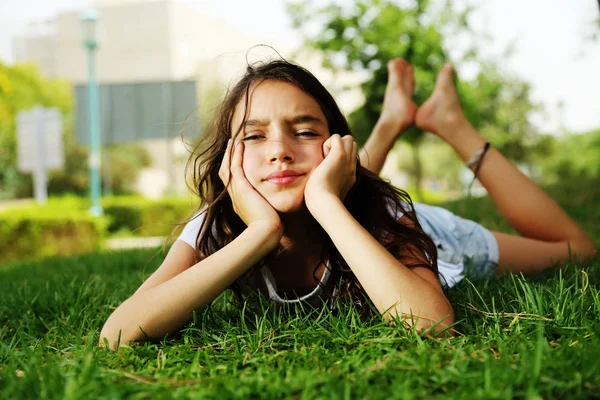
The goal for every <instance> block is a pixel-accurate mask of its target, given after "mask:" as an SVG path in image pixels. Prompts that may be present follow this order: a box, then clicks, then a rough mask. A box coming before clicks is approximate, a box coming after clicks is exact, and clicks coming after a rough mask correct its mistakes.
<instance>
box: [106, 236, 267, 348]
mask: <svg viewBox="0 0 600 400" xmlns="http://www.w3.org/2000/svg"><path fill="white" fill-rule="evenodd" d="M276 236H277V235H276V234H275V232H272V229H270V228H267V227H264V228H263V227H249V228H247V229H246V230H245V231H244V232H242V234H241V235H240V236H238V237H237V238H236V239H235V240H233V241H232V242H231V243H230V244H229V245H227V246H225V247H224V248H222V249H221V250H219V251H217V252H216V253H214V254H212V255H210V256H209V257H207V258H205V259H203V260H202V261H200V262H199V263H197V264H195V265H193V266H192V267H190V268H189V269H187V270H185V271H184V272H182V273H180V274H179V275H177V276H175V277H173V278H171V279H170V280H168V281H166V282H163V283H162V284H160V285H158V286H155V287H153V288H150V289H147V290H144V291H141V292H138V293H136V294H134V295H133V296H131V297H130V298H129V299H127V300H126V301H125V302H123V303H122V304H121V305H120V306H119V307H118V308H117V309H116V310H115V311H114V312H113V314H112V315H111V316H110V317H109V319H108V320H107V321H106V324H105V325H104V328H103V329H102V333H101V334H100V342H101V343H102V341H103V337H106V338H107V339H108V340H109V343H110V347H111V348H113V349H114V348H116V346H117V338H118V337H119V334H120V343H127V342H128V341H130V340H139V339H143V338H144V334H143V332H142V330H141V329H143V330H144V332H146V334H147V335H148V336H149V337H151V338H162V337H164V336H165V335H166V334H168V333H173V332H176V331H177V330H178V329H180V328H181V326H183V324H184V323H185V322H186V321H188V320H189V319H190V318H191V316H192V312H193V311H194V310H196V309H197V308H199V307H201V306H203V305H205V304H209V303H210V302H211V301H212V300H214V299H215V298H216V297H217V296H218V295H219V294H220V293H221V292H223V291H224V290H225V289H226V288H227V287H228V286H229V285H231V283H233V282H234V281H235V280H236V279H238V278H239V277H240V276H241V275H243V274H244V273H245V272H246V271H247V270H248V269H249V268H250V267H251V266H252V265H254V264H256V263H257V262H258V261H259V260H261V259H262V258H263V257H265V256H266V255H267V254H268V253H269V252H270V251H272V249H273V248H275V246H276V245H277V242H278V241H277V242H276V241H275V240H274V239H273V238H274V237H276ZM140 328H141V329H140Z"/></svg>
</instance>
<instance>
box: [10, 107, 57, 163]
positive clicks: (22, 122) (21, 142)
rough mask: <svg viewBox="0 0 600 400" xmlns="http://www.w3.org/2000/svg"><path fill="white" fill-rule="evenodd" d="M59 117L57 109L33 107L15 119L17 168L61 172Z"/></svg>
mask: <svg viewBox="0 0 600 400" xmlns="http://www.w3.org/2000/svg"><path fill="white" fill-rule="evenodd" d="M62 132H63V127H62V115H61V114H60V111H59V110H58V109H57V108H42V107H35V108H33V109H31V110H28V111H21V112H20V113H19V114H18V115H17V155H18V164H17V166H18V168H19V170H20V171H22V172H33V171H35V170H36V168H38V166H40V167H43V168H45V169H47V170H48V169H54V168H62V167H63V165H64V151H63V141H62Z"/></svg>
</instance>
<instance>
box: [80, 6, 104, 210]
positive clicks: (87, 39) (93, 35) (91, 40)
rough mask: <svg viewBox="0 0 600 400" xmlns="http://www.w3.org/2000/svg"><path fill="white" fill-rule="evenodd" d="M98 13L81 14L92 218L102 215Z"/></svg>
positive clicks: (87, 11)
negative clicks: (86, 88)
mask: <svg viewBox="0 0 600 400" xmlns="http://www.w3.org/2000/svg"><path fill="white" fill-rule="evenodd" d="M99 20H100V13H99V12H98V11H96V10H94V9H88V10H85V11H83V12H82V13H81V25H82V28H83V45H84V47H85V48H86V49H87V52H88V107H89V109H88V123H89V126H88V130H89V142H90V153H89V169H90V198H91V201H92V206H91V208H90V213H91V214H92V215H94V216H100V215H102V207H101V206H100V196H101V183H100V157H101V156H100V117H99V114H100V111H99V107H98V104H99V101H98V85H97V84H96V59H95V51H96V49H97V48H98V21H99Z"/></svg>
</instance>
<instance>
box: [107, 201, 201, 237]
mask: <svg viewBox="0 0 600 400" xmlns="http://www.w3.org/2000/svg"><path fill="white" fill-rule="evenodd" d="M102 208H103V209H104V213H105V215H106V216H107V217H109V218H110V224H109V226H108V232H110V233H115V232H118V231H122V230H127V231H130V232H131V233H132V234H133V235H135V236H142V237H148V236H168V235H169V234H170V233H171V232H172V231H173V229H174V228H176V227H177V226H178V224H179V223H180V222H182V221H184V220H185V218H187V217H188V216H190V213H191V212H192V211H193V210H194V204H193V203H192V202H191V201H190V200H189V199H186V198H178V197H167V198H163V199H160V200H150V199H146V198H144V197H140V196H122V197H106V198H104V199H102Z"/></svg>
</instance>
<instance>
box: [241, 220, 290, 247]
mask: <svg viewBox="0 0 600 400" xmlns="http://www.w3.org/2000/svg"><path fill="white" fill-rule="evenodd" d="M246 229H247V230H248V231H251V232H253V236H254V235H255V236H256V237H259V238H263V239H264V240H265V246H266V247H267V248H269V249H271V250H273V249H275V248H276V247H277V246H278V245H279V241H280V240H281V238H282V237H283V226H282V225H281V223H279V224H276V223H272V222H269V221H257V222H253V223H251V224H250V225H248V228H246Z"/></svg>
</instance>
